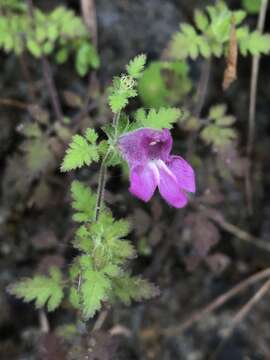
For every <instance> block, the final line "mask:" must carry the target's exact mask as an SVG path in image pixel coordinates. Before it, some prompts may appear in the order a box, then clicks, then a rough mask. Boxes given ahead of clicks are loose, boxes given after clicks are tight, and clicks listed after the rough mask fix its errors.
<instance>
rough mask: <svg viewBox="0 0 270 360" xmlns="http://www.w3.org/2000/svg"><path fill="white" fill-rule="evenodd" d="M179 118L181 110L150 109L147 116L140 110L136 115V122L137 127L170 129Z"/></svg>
mask: <svg viewBox="0 0 270 360" xmlns="http://www.w3.org/2000/svg"><path fill="white" fill-rule="evenodd" d="M180 116H181V110H180V109H177V108H161V109H159V110H155V109H151V110H150V111H149V112H148V114H147V113H146V112H145V111H144V110H142V109H140V110H138V111H137V113H136V121H137V123H138V126H143V127H148V128H153V129H171V128H172V127H173V124H174V123H176V122H177V120H178V119H179V118H180Z"/></svg>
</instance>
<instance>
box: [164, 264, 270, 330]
mask: <svg viewBox="0 0 270 360" xmlns="http://www.w3.org/2000/svg"><path fill="white" fill-rule="evenodd" d="M267 277H270V268H267V269H265V270H262V271H260V272H258V273H256V274H254V275H252V276H250V277H249V278H247V279H246V280H244V281H242V282H240V284H237V285H236V286H234V287H233V288H232V289H230V290H229V291H227V292H226V293H224V294H222V295H220V296H218V297H217V298H216V299H215V300H214V301H212V302H211V303H210V304H208V305H207V306H205V307H204V308H202V309H200V310H198V311H196V312H194V313H193V314H192V315H191V316H190V317H189V318H188V319H187V320H186V321H184V322H183V323H182V324H180V325H179V326H176V327H170V328H168V329H166V330H165V331H164V334H165V335H166V336H172V335H175V334H179V333H181V332H182V331H184V330H186V329H187V328H189V327H190V326H192V325H193V324H194V323H196V322H198V321H200V320H202V319H203V318H204V317H205V316H206V315H208V314H210V313H211V312H213V311H215V310H216V309H218V308H219V307H221V306H222V305H224V304H225V303H226V302H227V301H229V300H230V299H231V298H233V297H234V296H236V295H238V294H239V293H240V292H242V291H243V290H245V289H246V288H247V287H249V286H251V285H253V284H255V283H257V282H258V281H260V280H262V279H264V278H267Z"/></svg>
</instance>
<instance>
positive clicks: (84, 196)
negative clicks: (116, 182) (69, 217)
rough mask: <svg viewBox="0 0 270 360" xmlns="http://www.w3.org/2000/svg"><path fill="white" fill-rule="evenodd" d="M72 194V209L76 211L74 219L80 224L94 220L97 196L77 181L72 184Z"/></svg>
mask: <svg viewBox="0 0 270 360" xmlns="http://www.w3.org/2000/svg"><path fill="white" fill-rule="evenodd" d="M71 194H72V199H73V202H72V207H73V209H74V210H76V213H75V215H74V217H73V219H74V220H75V221H79V222H87V221H90V220H92V217H93V214H94V210H95V204H96V195H94V194H93V193H92V192H91V190H90V188H88V187H87V186H85V185H83V184H82V183H81V182H79V181H76V180H75V181H73V182H72V185H71Z"/></svg>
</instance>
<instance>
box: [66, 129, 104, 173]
mask: <svg viewBox="0 0 270 360" xmlns="http://www.w3.org/2000/svg"><path fill="white" fill-rule="evenodd" d="M87 131H88V133H86V137H87V136H88V137H89V139H90V140H91V143H89V141H87V139H86V138H85V137H83V136H81V135H74V136H73V138H72V142H71V144H70V145H69V148H68V149H67V151H66V155H65V157H64V160H63V163H62V166H61V171H69V170H74V169H77V168H80V167H82V166H83V165H87V166H89V165H90V164H91V163H92V162H93V161H98V159H99V154H98V149H97V146H96V144H95V142H94V141H93V140H94V137H95V136H94V133H93V130H89V129H88V130H87ZM87 134H88V135H87Z"/></svg>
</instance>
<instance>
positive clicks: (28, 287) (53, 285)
mask: <svg viewBox="0 0 270 360" xmlns="http://www.w3.org/2000/svg"><path fill="white" fill-rule="evenodd" d="M61 282H62V278H61V273H60V271H59V270H58V269H56V268H52V269H51V271H50V277H48V276H42V275H37V276H35V277H33V278H32V279H25V280H22V281H19V282H17V283H15V284H13V285H11V286H10V287H9V289H8V291H9V292H10V293H11V294H12V295H15V296H16V297H18V298H21V299H23V301H25V302H31V301H35V306H36V308H38V309H40V308H42V307H44V306H45V305H46V304H47V309H48V311H53V310H55V309H56V308H57V307H58V306H59V305H60V303H61V301H62V299H63V296H64V293H63V285H62V283H61Z"/></svg>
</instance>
